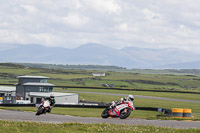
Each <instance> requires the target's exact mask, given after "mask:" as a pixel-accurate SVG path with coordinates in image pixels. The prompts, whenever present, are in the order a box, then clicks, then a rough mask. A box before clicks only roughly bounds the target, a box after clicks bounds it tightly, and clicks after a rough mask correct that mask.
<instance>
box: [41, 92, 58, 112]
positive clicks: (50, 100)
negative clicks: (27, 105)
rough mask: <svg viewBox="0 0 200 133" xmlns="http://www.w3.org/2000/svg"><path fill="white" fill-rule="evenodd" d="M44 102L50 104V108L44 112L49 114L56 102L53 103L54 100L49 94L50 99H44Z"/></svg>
mask: <svg viewBox="0 0 200 133" xmlns="http://www.w3.org/2000/svg"><path fill="white" fill-rule="evenodd" d="M44 100H48V101H49V103H50V107H49V108H48V110H46V112H49V113H50V112H51V109H52V108H53V107H54V105H55V103H56V101H55V98H54V96H53V95H52V94H51V95H50V97H46V98H45V99H44ZM46 112H45V113H46Z"/></svg>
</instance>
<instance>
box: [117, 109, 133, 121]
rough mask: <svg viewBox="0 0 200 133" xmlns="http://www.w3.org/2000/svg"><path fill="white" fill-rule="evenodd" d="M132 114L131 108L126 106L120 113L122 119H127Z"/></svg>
mask: <svg viewBox="0 0 200 133" xmlns="http://www.w3.org/2000/svg"><path fill="white" fill-rule="evenodd" d="M130 114H131V109H130V108H125V109H123V110H122V111H121V113H120V116H119V117H120V119H126V118H127V117H129V115H130Z"/></svg>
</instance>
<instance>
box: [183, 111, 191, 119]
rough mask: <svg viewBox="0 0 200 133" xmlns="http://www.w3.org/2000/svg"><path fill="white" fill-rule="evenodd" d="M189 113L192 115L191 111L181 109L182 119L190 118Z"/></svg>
mask: <svg viewBox="0 0 200 133" xmlns="http://www.w3.org/2000/svg"><path fill="white" fill-rule="evenodd" d="M191 113H192V110H191V109H183V117H184V118H191V117H192V116H191Z"/></svg>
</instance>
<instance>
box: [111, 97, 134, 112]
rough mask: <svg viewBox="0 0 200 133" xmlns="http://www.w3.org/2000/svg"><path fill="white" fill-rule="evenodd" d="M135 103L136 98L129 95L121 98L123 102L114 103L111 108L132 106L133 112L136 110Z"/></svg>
mask: <svg viewBox="0 0 200 133" xmlns="http://www.w3.org/2000/svg"><path fill="white" fill-rule="evenodd" d="M133 101H134V96H133V95H128V97H124V98H121V102H120V101H112V105H111V106H110V107H111V108H115V107H116V106H118V105H120V104H131V105H132V107H133V108H132V110H135V107H134V103H133Z"/></svg>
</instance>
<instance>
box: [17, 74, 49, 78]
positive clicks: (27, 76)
mask: <svg viewBox="0 0 200 133" xmlns="http://www.w3.org/2000/svg"><path fill="white" fill-rule="evenodd" d="M17 78H39V79H48V78H49V77H44V76H29V75H26V76H17Z"/></svg>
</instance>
